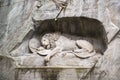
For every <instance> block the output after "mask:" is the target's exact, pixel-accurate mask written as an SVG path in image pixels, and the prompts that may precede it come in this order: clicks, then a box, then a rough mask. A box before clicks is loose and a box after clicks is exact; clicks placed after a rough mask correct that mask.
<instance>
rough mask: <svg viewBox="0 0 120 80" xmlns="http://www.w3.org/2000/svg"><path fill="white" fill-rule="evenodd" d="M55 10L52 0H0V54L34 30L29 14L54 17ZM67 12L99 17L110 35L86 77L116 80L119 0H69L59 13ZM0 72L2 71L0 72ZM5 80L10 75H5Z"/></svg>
mask: <svg viewBox="0 0 120 80" xmlns="http://www.w3.org/2000/svg"><path fill="white" fill-rule="evenodd" d="M38 6H40V7H38ZM58 13H59V10H58V9H57V8H56V6H55V4H54V3H53V2H52V0H0V54H1V55H4V56H8V55H9V54H10V52H11V51H12V50H14V49H15V48H16V47H18V46H19V45H20V44H21V43H22V42H24V41H26V38H27V39H28V38H30V37H29V36H28V35H31V33H32V30H33V22H32V19H31V18H32V17H33V18H34V19H36V20H44V19H50V18H55V17H56V15H57V14H58ZM66 16H86V17H90V18H95V19H97V20H100V21H101V22H102V23H103V24H104V26H105V29H106V32H107V33H108V35H107V36H108V39H109V44H108V49H107V50H106V52H105V54H104V55H103V56H102V57H101V58H100V59H99V61H98V63H97V64H96V67H95V68H94V69H93V70H92V72H91V73H90V75H91V76H90V77H88V80H119V79H120V73H119V72H120V33H119V32H118V31H119V28H120V1H119V0H71V3H70V4H69V5H68V7H67V9H66V11H65V13H63V12H62V13H61V14H60V16H59V17H66ZM27 44H28V43H26V45H27ZM22 55H23V54H22ZM1 61H2V60H0V65H3V64H4V65H5V64H7V63H8V62H7V61H6V60H4V61H2V62H1ZM10 63H11V62H10ZM8 65H11V64H8ZM3 67H4V66H3ZM3 67H2V66H1V67H0V71H1V72H3V73H5V72H4V71H5V70H6V69H5V70H4V69H3ZM7 69H9V68H7ZM10 70H11V69H10ZM6 72H7V71H6ZM7 74H8V73H6V74H5V75H7ZM0 76H4V74H1V73H0ZM3 78H4V79H0V80H5V76H4V77H3ZM6 80H13V79H10V78H9V76H6Z"/></svg>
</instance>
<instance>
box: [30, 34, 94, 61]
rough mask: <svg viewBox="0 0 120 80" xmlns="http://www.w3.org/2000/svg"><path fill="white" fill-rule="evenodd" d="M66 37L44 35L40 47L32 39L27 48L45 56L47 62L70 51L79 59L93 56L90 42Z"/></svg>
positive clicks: (62, 35)
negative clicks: (57, 54) (61, 53)
mask: <svg viewBox="0 0 120 80" xmlns="http://www.w3.org/2000/svg"><path fill="white" fill-rule="evenodd" d="M67 36H68V38H67V37H65V36H64V34H60V33H48V34H45V35H44V36H42V38H41V46H40V45H39V44H40V42H39V41H38V40H37V39H36V40H35V39H34V38H32V39H31V40H30V42H29V48H30V50H31V51H32V52H33V53H38V54H40V55H47V56H46V57H45V61H49V60H50V57H52V56H54V55H55V54H56V53H60V52H63V51H68V52H69V51H70V52H72V53H73V54H75V55H76V56H78V57H80V58H88V57H90V56H93V55H95V53H96V52H95V50H94V48H93V45H92V44H91V43H90V42H88V41H86V40H72V39H70V35H67ZM36 43H37V44H36ZM38 45H39V47H38Z"/></svg>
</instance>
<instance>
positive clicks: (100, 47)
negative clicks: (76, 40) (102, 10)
mask: <svg viewBox="0 0 120 80" xmlns="http://www.w3.org/2000/svg"><path fill="white" fill-rule="evenodd" d="M33 22H34V28H35V33H36V34H37V35H42V34H45V33H48V32H61V33H66V34H70V35H76V36H81V37H83V38H82V39H86V40H88V41H89V42H91V43H92V44H93V46H94V48H95V50H96V51H97V52H100V53H101V54H103V53H104V51H105V50H106V49H107V34H106V31H105V28H104V26H103V24H102V23H101V22H100V21H98V20H97V19H93V18H87V17H62V18H58V19H57V20H55V19H46V20H34V19H33Z"/></svg>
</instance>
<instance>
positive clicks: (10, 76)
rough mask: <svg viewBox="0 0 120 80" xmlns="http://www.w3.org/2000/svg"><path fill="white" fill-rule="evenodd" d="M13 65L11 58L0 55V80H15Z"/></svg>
mask: <svg viewBox="0 0 120 80" xmlns="http://www.w3.org/2000/svg"><path fill="white" fill-rule="evenodd" d="M14 68H15V65H14V60H13V59H12V58H8V57H5V56H1V55H0V80H15V78H14V75H15V69H14Z"/></svg>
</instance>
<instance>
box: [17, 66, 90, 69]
mask: <svg viewBox="0 0 120 80" xmlns="http://www.w3.org/2000/svg"><path fill="white" fill-rule="evenodd" d="M15 68H16V69H90V68H91V67H81V66H40V67H33V66H17V67H15Z"/></svg>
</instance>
